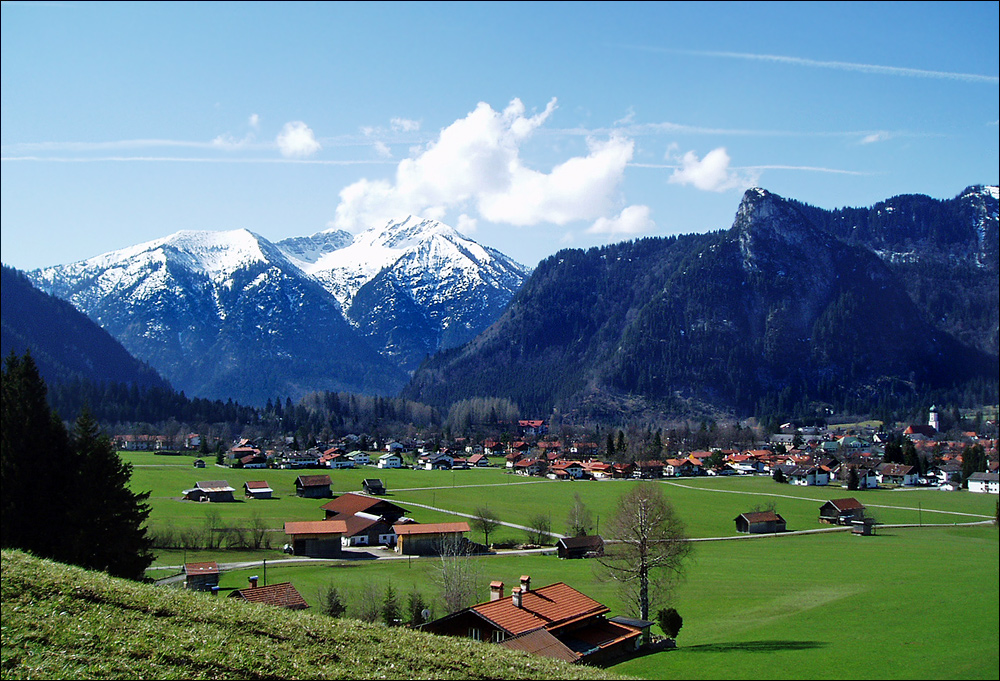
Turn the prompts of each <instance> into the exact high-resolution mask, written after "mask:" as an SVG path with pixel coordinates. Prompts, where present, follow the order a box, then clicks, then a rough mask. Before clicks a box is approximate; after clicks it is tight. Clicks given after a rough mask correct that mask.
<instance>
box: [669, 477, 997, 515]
mask: <svg viewBox="0 0 1000 681" xmlns="http://www.w3.org/2000/svg"><path fill="white" fill-rule="evenodd" d="M663 484H664V485H672V486H674V487H681V488H683V489H690V490H694V491H696V492H719V493H721V494H746V495H750V496H758V497H777V498H779V499H796V500H798V501H812V502H815V503H819V504H825V503H826V502H827V501H829V499H813V498H811V497H799V496H795V495H792V494H775V493H773V492H745V491H740V490H735V489H712V488H710V487H695V486H693V485H685V484H682V483H679V482H664V483H663ZM865 506H871V507H872V508H892V509H895V510H897V511H920V512H923V513H944V514H946V515H960V516H967V517H970V518H991V517H992V516H990V515H987V514H983V513H966V512H964V511H941V510H938V509H936V508H923V507H920V508H917V507H915V506H889V505H887V504H865Z"/></svg>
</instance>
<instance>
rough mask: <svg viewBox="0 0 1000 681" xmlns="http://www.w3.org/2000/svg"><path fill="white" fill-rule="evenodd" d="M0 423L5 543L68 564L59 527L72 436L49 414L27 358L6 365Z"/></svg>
mask: <svg viewBox="0 0 1000 681" xmlns="http://www.w3.org/2000/svg"><path fill="white" fill-rule="evenodd" d="M0 392H2V407H0V409H2V422H0V487H2V490H3V494H2V495H0V508H2V514H0V518H2V520H0V542H2V545H3V548H17V549H24V550H26V551H30V552H32V553H34V554H36V555H39V556H44V557H47V558H53V559H55V560H65V559H66V554H65V552H64V549H63V546H62V543H61V542H60V541H58V540H57V539H56V536H57V533H56V531H55V528H61V527H63V526H64V525H65V521H66V520H67V518H68V516H69V509H70V508H71V504H69V503H67V500H66V499H64V498H63V494H64V493H65V492H67V491H70V488H69V485H68V484H67V482H68V481H67V480H66V476H67V475H68V472H69V470H70V466H69V460H68V458H69V457H68V452H69V437H68V435H67V433H66V428H65V427H64V426H63V424H62V422H61V421H60V420H59V418H58V417H57V416H56V415H55V414H53V413H52V411H51V410H50V409H49V405H48V402H47V401H46V388H45V382H44V381H42V377H41V376H40V375H39V373H38V367H37V366H36V365H35V361H34V360H33V359H32V358H31V354H30V353H27V354H25V355H24V357H23V358H21V357H18V356H16V355H14V353H11V354H10V355H9V356H8V357H7V358H6V359H5V360H4V367H3V378H2V391H0Z"/></svg>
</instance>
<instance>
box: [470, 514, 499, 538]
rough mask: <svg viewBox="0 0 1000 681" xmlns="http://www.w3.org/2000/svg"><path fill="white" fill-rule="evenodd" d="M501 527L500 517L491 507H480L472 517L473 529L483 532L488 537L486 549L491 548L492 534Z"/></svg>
mask: <svg viewBox="0 0 1000 681" xmlns="http://www.w3.org/2000/svg"><path fill="white" fill-rule="evenodd" d="M498 527H500V517H499V516H497V514H496V512H495V511H492V510H490V507H489V506H479V507H478V508H476V512H475V515H473V516H472V529H474V530H476V531H477V532H482V533H483V535H484V536H485V537H486V541H485V542H484V543H485V544H486V548H489V547H490V533H491V532H493V530H495V529H497V528H498Z"/></svg>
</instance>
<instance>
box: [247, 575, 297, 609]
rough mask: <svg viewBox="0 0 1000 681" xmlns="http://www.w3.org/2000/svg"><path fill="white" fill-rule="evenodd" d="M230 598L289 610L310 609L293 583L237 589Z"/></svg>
mask: <svg viewBox="0 0 1000 681" xmlns="http://www.w3.org/2000/svg"><path fill="white" fill-rule="evenodd" d="M229 597H230V598H242V599H244V600H247V601H250V602H251V603H263V604H265V605H274V606H277V607H280V608H288V609H289V610H305V609H306V608H308V607H309V604H308V603H306V601H305V599H304V598H302V596H301V594H299V592H298V591H296V590H295V587H294V586H292V584H291V582H282V583H281V584H269V585H268V586H251V587H249V588H247V589H237V590H235V591H232V592H231V593H230V594H229Z"/></svg>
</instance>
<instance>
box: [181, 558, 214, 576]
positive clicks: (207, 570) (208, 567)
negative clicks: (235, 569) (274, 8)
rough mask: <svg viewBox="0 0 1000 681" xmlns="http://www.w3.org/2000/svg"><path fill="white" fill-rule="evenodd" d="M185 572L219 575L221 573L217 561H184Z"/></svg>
mask: <svg viewBox="0 0 1000 681" xmlns="http://www.w3.org/2000/svg"><path fill="white" fill-rule="evenodd" d="M184 574H186V575H188V576H190V575H217V574H219V564H218V563H216V562H215V561H210V562H205V563H184Z"/></svg>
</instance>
